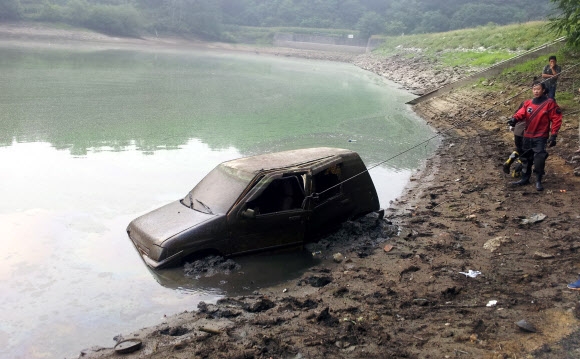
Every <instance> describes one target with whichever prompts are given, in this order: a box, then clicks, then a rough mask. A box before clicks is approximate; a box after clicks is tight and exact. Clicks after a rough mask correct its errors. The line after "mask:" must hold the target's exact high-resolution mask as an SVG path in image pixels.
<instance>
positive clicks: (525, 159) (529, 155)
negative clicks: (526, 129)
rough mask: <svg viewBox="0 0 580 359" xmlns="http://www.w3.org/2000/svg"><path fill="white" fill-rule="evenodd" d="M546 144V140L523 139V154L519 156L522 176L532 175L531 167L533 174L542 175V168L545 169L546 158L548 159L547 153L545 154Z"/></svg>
mask: <svg viewBox="0 0 580 359" xmlns="http://www.w3.org/2000/svg"><path fill="white" fill-rule="evenodd" d="M547 143H548V139H547V138H527V137H524V142H523V150H524V153H523V154H522V155H521V156H520V161H522V165H523V167H524V168H523V169H522V173H523V175H524V176H527V177H529V176H530V175H531V174H532V166H533V167H534V171H533V172H534V173H535V174H539V175H543V174H544V168H545V167H546V158H548V152H546V144H547Z"/></svg>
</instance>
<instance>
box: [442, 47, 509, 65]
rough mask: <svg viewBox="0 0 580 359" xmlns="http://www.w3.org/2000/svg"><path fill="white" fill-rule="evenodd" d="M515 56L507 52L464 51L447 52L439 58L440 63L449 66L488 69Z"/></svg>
mask: <svg viewBox="0 0 580 359" xmlns="http://www.w3.org/2000/svg"><path fill="white" fill-rule="evenodd" d="M513 56H514V54H513V53H510V52H507V51H497V52H495V51H492V52H487V51H485V52H482V51H473V50H468V51H462V52H445V53H443V54H441V56H439V61H441V62H442V63H443V64H445V65H447V66H465V65H468V66H477V67H488V66H491V65H493V64H496V63H498V62H501V61H504V60H507V59H509V58H511V57H513Z"/></svg>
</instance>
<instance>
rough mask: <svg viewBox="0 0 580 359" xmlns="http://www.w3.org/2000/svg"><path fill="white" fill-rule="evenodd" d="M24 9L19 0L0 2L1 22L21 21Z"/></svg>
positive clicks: (1, 0) (3, 0)
mask: <svg viewBox="0 0 580 359" xmlns="http://www.w3.org/2000/svg"><path fill="white" fill-rule="evenodd" d="M21 17H22V9H21V7H20V1H18V0H0V21H6V20H19V19H20V18H21Z"/></svg>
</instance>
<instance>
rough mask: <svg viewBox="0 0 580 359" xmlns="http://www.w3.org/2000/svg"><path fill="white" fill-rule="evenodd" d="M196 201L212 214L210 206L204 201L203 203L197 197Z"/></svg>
mask: <svg viewBox="0 0 580 359" xmlns="http://www.w3.org/2000/svg"><path fill="white" fill-rule="evenodd" d="M195 200H196V201H198V202H199V203H200V204H201V205H202V206H203V207H204V208H205V209H207V211H208V212H209V214H213V212H212V211H211V208H209V206H208V205H207V204H205V203H203V202H202V201H200V200H199V199H197V198H196V199H195ZM192 206H193V203H192Z"/></svg>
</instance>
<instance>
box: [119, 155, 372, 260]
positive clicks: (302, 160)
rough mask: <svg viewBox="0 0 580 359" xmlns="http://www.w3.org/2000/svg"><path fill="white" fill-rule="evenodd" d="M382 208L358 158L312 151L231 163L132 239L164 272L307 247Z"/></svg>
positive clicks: (146, 220)
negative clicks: (202, 261) (206, 259)
mask: <svg viewBox="0 0 580 359" xmlns="http://www.w3.org/2000/svg"><path fill="white" fill-rule="evenodd" d="M378 209H379V201H378V197H377V192H376V190H375V186H374V184H373V182H372V179H371V177H370V176H369V174H368V172H367V171H366V166H365V165H364V163H363V162H362V160H361V159H360V157H359V155H358V154H357V153H356V152H353V151H350V150H345V149H338V148H308V149H299V150H292V151H284V152H277V153H270V154H265V155H259V156H253V157H245V158H240V159H236V160H232V161H227V162H223V163H221V164H219V165H218V166H217V167H216V168H214V169H213V170H212V171H211V172H210V173H209V174H208V175H207V176H205V177H204V178H203V179H202V180H201V181H200V182H199V183H198V184H197V185H196V186H195V187H194V188H193V189H192V190H191V191H190V192H189V193H187V194H186V195H185V197H184V198H182V199H180V200H176V201H175V202H172V203H169V204H167V205H165V206H163V207H161V208H158V209H156V210H154V211H152V212H149V213H147V214H145V215H143V216H141V217H138V218H136V219H134V220H133V221H132V222H131V223H130V224H129V226H128V227H127V233H128V235H129V238H130V239H131V240H132V242H133V244H134V245H135V247H136V248H137V250H138V251H139V253H140V254H141V256H142V258H143V260H144V261H145V263H146V264H147V265H149V266H150V267H152V268H163V267H169V266H177V265H180V264H182V263H183V262H184V261H188V260H193V259H196V258H200V257H203V256H207V255H221V256H226V257H228V256H234V255H241V254H247V253H253V252H257V251H264V250H275V249H280V248H283V247H292V246H301V245H302V244H304V243H305V242H307V241H311V240H314V239H317V238H319V237H320V236H322V235H324V234H327V233H329V232H331V231H334V230H336V229H337V228H338V227H339V226H340V224H341V223H342V222H344V221H346V220H347V219H350V218H355V217H359V216H362V215H365V214H367V213H370V212H373V211H377V210H378Z"/></svg>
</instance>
